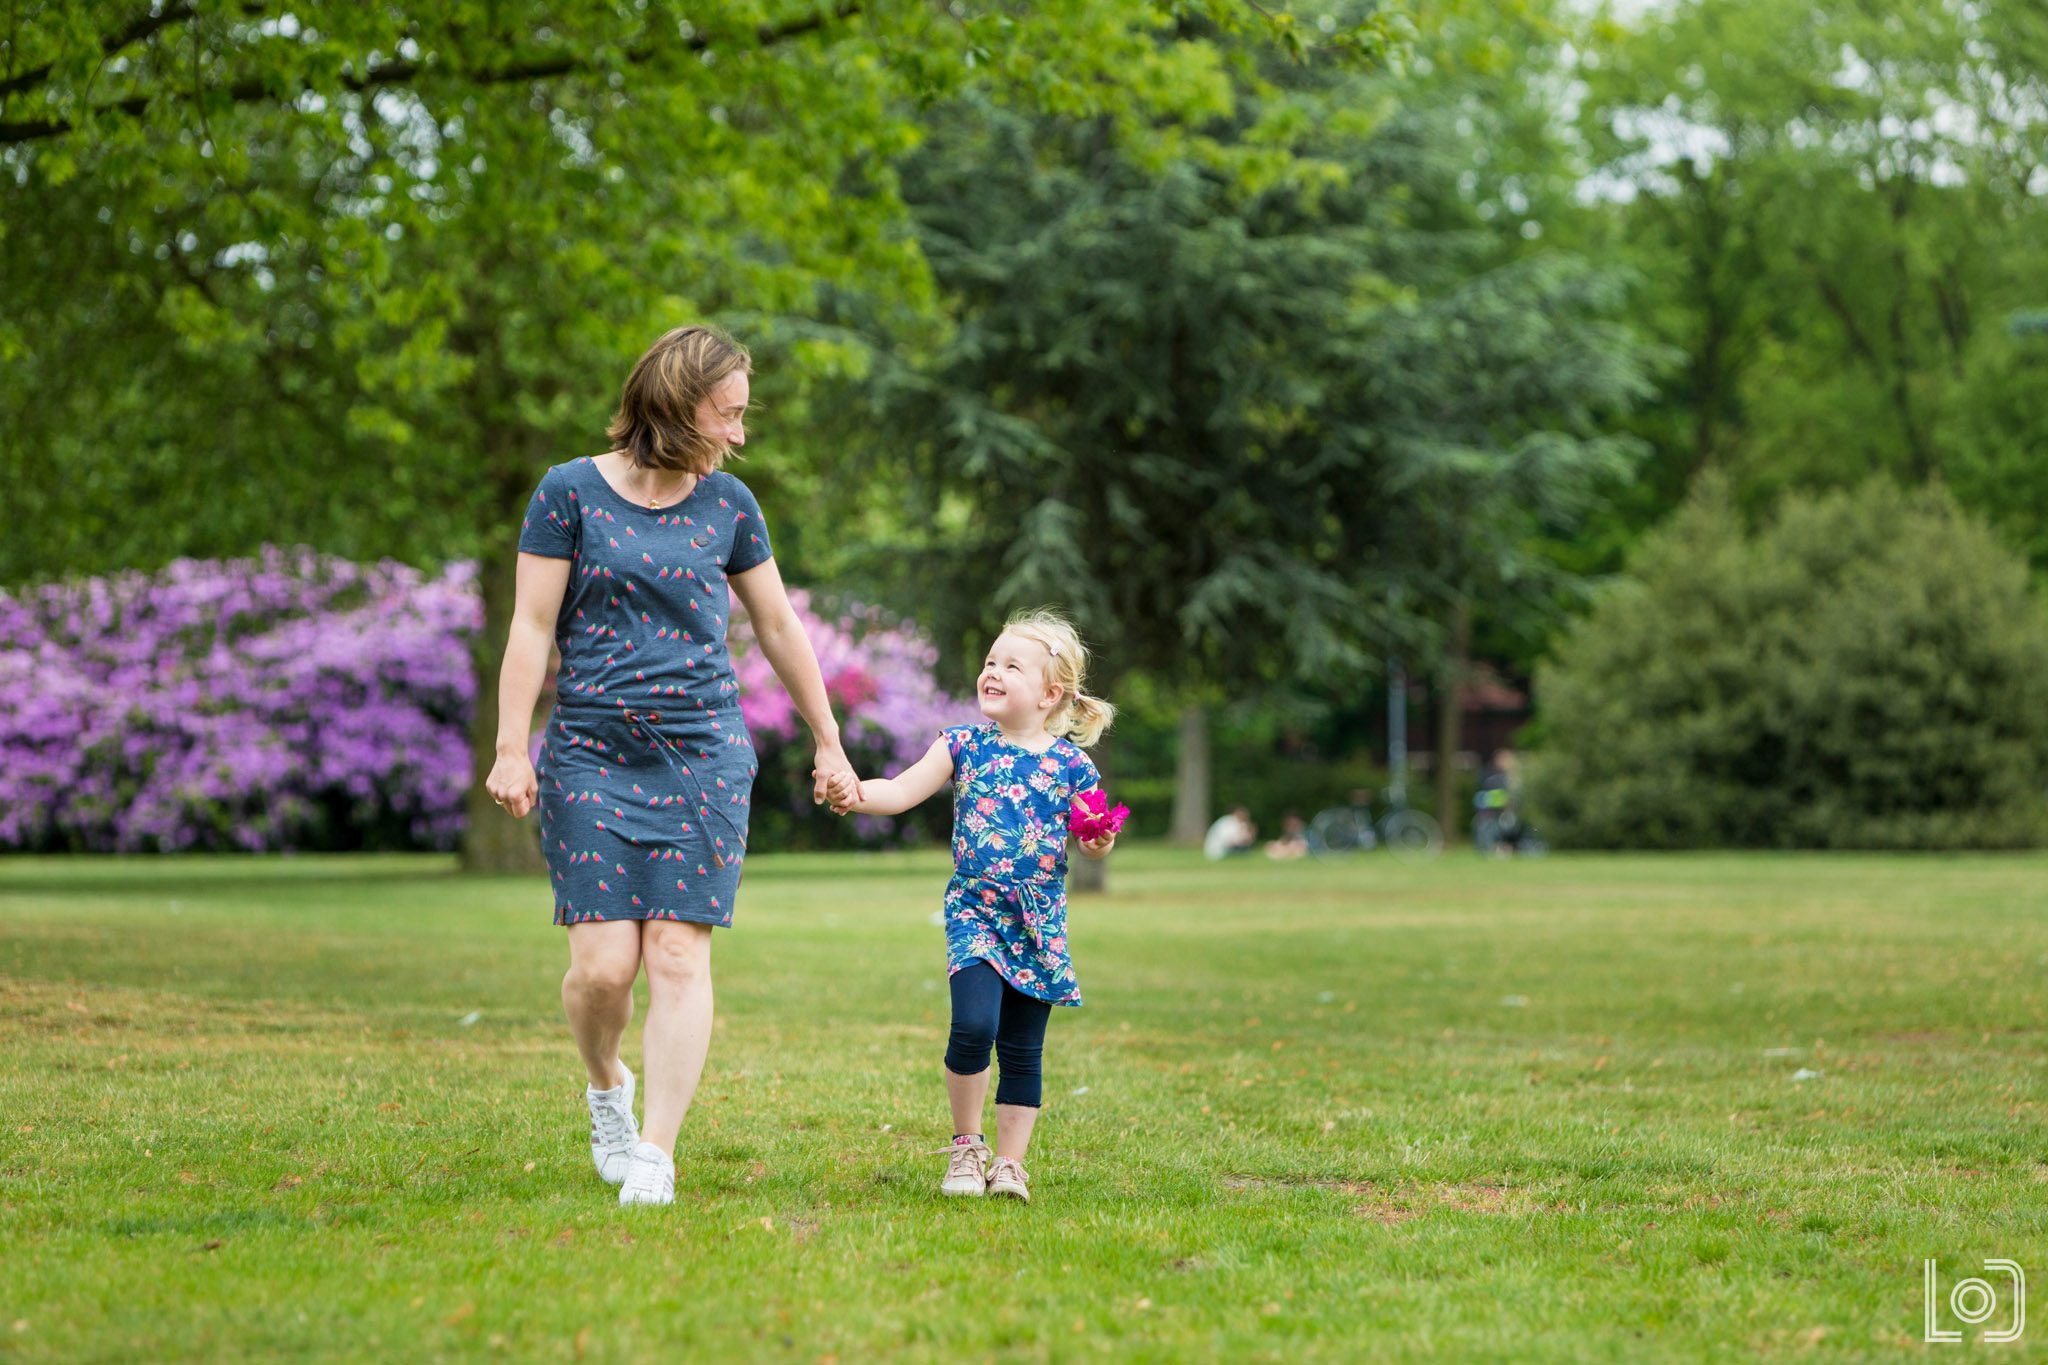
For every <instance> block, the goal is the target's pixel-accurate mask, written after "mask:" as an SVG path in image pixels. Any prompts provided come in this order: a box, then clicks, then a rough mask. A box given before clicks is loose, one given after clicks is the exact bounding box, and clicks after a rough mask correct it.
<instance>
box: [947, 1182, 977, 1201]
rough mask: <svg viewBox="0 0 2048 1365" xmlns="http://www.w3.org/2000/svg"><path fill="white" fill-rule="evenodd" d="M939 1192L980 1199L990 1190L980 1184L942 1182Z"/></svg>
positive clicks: (957, 1196) (956, 1196)
mask: <svg viewBox="0 0 2048 1365" xmlns="http://www.w3.org/2000/svg"><path fill="white" fill-rule="evenodd" d="M939 1193H940V1194H948V1195H952V1196H954V1197H955V1198H965V1199H979V1198H981V1197H982V1196H983V1195H984V1194H987V1193H988V1191H987V1189H985V1188H984V1187H982V1186H980V1185H948V1184H944V1183H941V1184H940V1186H939Z"/></svg>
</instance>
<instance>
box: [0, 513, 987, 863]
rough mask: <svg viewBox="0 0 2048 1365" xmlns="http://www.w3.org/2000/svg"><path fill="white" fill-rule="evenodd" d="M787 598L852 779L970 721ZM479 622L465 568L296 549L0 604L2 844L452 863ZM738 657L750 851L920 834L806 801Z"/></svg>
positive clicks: (760, 668) (869, 646)
mask: <svg viewBox="0 0 2048 1365" xmlns="http://www.w3.org/2000/svg"><path fill="white" fill-rule="evenodd" d="M791 596H792V600H793V601H794V602H795V603H796V605H797V610H798V613H799V615H800V616H801V617H802V618H803V621H804V625H805V628H806V630H807V631H808V632H809V634H810V637H811V641H812V643H813V645H814V647H815V648H816V649H817V651H818V655H819V662H820V663H821V665H822V666H823V668H824V672H825V677H826V681H827V688H828V690H829V691H830V693H831V695H832V700H833V704H834V708H835V709H836V710H837V712H838V714H839V716H840V718H841V724H842V727H843V732H844V738H845V741H846V744H847V747H848V749H849V751H850V752H852V753H853V754H855V756H856V761H857V762H860V763H862V764H863V767H862V771H863V773H870V772H872V773H876V774H879V773H881V772H882V771H883V770H884V769H885V768H887V769H889V770H893V769H894V768H896V767H898V766H901V765H902V764H907V763H909V762H911V761H912V760H914V759H915V758H916V757H917V756H918V755H919V754H921V753H922V752H923V751H924V749H925V746H926V745H928V744H930V742H931V740H932V737H933V735H935V734H936V733H937V731H938V729H939V728H940V727H942V726H944V725H947V724H952V723H956V722H957V721H960V720H963V719H971V718H972V717H973V715H974V707H973V704H972V702H970V701H966V700H962V699H958V698H949V697H947V696H946V695H945V694H944V693H943V692H942V691H941V690H940V689H939V688H938V687H937V686H936V684H934V682H933V681H932V665H933V662H934V660H935V658H936V653H935V651H934V650H933V649H932V647H931V646H930V645H929V644H928V643H927V642H926V641H925V640H924V639H923V637H922V636H920V635H919V634H918V633H917V632H916V631H915V630H914V629H912V628H910V627H909V626H906V625H903V624H900V623H897V622H893V621H891V620H890V619H888V618H887V617H885V616H884V615H883V614H882V613H880V612H879V611H876V610H875V609H873V608H870V607H863V606H854V607H851V608H849V609H848V610H847V611H846V612H845V613H844V614H843V615H835V616H834V617H833V619H830V620H826V619H822V618H820V617H819V616H818V615H817V614H816V613H814V611H813V610H812V606H811V602H810V599H809V598H808V597H807V596H806V595H805V594H803V593H802V592H801V591H798V592H795V593H792V595H791ZM482 618H483V611H482V605H481V602H480V600H479V598H478V595H477V590H476V575H475V569H474V567H473V566H472V565H470V564H468V563H456V564H451V565H449V566H447V567H446V568H444V569H442V570H440V571H439V572H438V573H432V574H429V573H423V572H422V571H420V570H418V569H415V568H411V567H409V566H407V565H404V564H399V563H395V562H390V561H386V562H383V563H378V564H370V565H361V564H356V563H352V562H350V561H348V560H345V559H340V558H336V557H334V556H330V555H321V554H317V553H315V552H314V551H311V550H307V549H293V550H284V549H276V548H265V549H264V550H263V551H262V552H261V553H260V554H258V555H256V556H255V557H253V558H248V559H232V560H208V561H201V560H180V561H177V562H176V563H173V564H171V565H168V566H167V567H165V568H164V569H163V570H161V571H160V572H157V573H154V574H143V573H123V574H114V575H109V576H107V577H102V578H87V579H79V580H74V581H70V582H64V583H56V584H50V585H46V586H42V587H34V588H26V589H21V590H18V591H15V592H0V849H9V850H27V851H71V850H92V851H114V852H145V851H173V850H186V849H247V850H286V849H392V848H424V849H443V850H445V849H451V848H453V847H454V846H455V844H456V841H457V840H458V839H459V838H460V837H461V833H462V827H463V795H464V792H465V790H466V788H467V787H468V785H469V781H470V760H469V744H468V737H467V736H468V724H469V716H470V709H471V706H472V703H473V702H474V700H475V694H476V679H475V674H474V671H473V665H472V662H471V653H470V651H471V648H472V645H473V643H474V641H475V635H476V632H477V631H478V629H480V627H481V625H482ZM733 647H734V656H735V658H734V662H735V667H736V668H737V670H738V672H739V676H740V680H741V685H742V688H743V696H744V705H745V709H746V714H747V720H748V723H749V724H750V726H752V728H753V730H754V734H755V739H756V742H757V745H758V746H759V748H760V751H761V779H760V783H759V785H758V786H757V789H756V799H755V810H756V817H755V831H754V834H755V841H756V843H757V846H761V847H785V846H794V847H807V846H819V845H823V844H835V843H836V844H842V845H843V844H847V843H852V842H861V843H875V842H882V841H889V840H894V839H896V838H898V837H901V833H902V831H904V830H907V829H912V828H920V829H921V828H923V827H925V825H928V824H929V820H928V819H922V817H916V818H917V819H922V823H913V824H899V822H898V821H893V820H869V819H866V818H865V817H856V821H853V822H839V821H836V820H835V819H834V818H833V817H831V816H830V815H829V814H824V813H821V812H819V811H817V810H815V809H814V808H812V807H811V805H810V799H809V798H810V782H809V769H810V761H811V751H810V747H809V744H808V738H809V735H808V731H807V730H806V729H805V727H804V725H803V723H802V720H801V718H799V717H798V716H797V715H796V713H795V710H794V708H793V707H792V706H791V705H790V701H789V697H788V695H787V694H786V693H785V692H784V691H783V690H782V687H781V685H780V684H779V683H778V682H777V681H776V680H775V677H774V674H773V672H772V671H771V670H770V668H769V666H768V662H767V660H766V658H765V657H763V656H762V654H761V652H760V650H759V649H758V648H754V647H753V645H752V640H751V637H750V636H748V634H747V632H746V631H745V628H744V625H743V624H742V625H740V626H738V627H736V629H735V631H734V635H733ZM491 653H492V656H493V658H494V659H495V657H496V651H495V650H493V651H491ZM913 818H914V817H905V820H906V821H911V820H913ZM536 837H538V836H537V835H536Z"/></svg>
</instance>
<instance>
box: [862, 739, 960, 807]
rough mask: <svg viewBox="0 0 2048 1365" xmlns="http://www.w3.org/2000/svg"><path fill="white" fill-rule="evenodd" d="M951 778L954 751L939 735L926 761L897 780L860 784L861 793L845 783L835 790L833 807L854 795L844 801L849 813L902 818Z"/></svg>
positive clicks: (871, 780) (924, 758)
mask: <svg viewBox="0 0 2048 1365" xmlns="http://www.w3.org/2000/svg"><path fill="white" fill-rule="evenodd" d="M952 776H953V751H952V750H951V749H949V748H948V747H946V737H945V736H944V735H940V736H939V737H938V738H937V739H935V740H933V741H932V747H931V748H929V749H926V750H925V751H924V757H923V758H920V759H919V760H917V762H915V763H913V764H911V765H910V766H909V767H908V768H905V769H904V770H903V771H902V772H900V773H898V774H896V776H894V777H883V778H870V779H869V780H868V781H866V782H863V783H861V784H860V785H859V790H858V791H849V790H848V788H847V786H846V785H845V784H844V783H843V782H842V783H841V784H840V785H838V786H836V787H835V789H834V791H833V798H834V799H833V805H834V806H838V805H839V804H840V799H839V798H841V797H843V796H846V795H851V796H852V797H853V798H854V799H853V800H851V801H847V802H845V808H846V809H848V810H857V811H859V812H860V813H861V814H862V815H901V814H902V813H903V812H904V811H907V810H909V809H910V808H911V807H912V806H915V805H917V804H918V803H920V802H922V801H927V800H929V799H931V797H932V796H933V795H935V794H936V793H937V792H938V790H939V788H941V787H943V786H945V785H946V783H947V781H948V780H949V779H950V778H951V777H952Z"/></svg>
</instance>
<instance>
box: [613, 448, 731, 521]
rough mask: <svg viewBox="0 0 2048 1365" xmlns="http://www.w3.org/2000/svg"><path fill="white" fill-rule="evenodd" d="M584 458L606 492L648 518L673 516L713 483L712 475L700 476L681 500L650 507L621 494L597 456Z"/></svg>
mask: <svg viewBox="0 0 2048 1365" xmlns="http://www.w3.org/2000/svg"><path fill="white" fill-rule="evenodd" d="M606 453H607V454H611V453H614V452H610V451H607V452H606ZM583 458H584V459H585V460H588V461H589V462H590V472H591V473H593V474H595V475H597V481H598V482H599V483H601V484H603V485H604V490H605V492H607V493H609V494H611V495H612V496H613V497H614V498H617V499H618V500H619V501H620V502H622V503H624V504H625V505H626V506H628V507H630V508H632V509H633V510H634V511H635V512H645V513H646V514H647V515H648V516H651V517H665V516H669V515H671V514H673V513H674V512H675V511H676V509H677V508H679V507H681V506H682V505H683V504H685V503H687V502H689V501H690V500H691V499H692V498H694V497H696V496H697V494H699V493H701V492H702V491H704V485H705V484H707V483H709V482H710V481H711V475H709V474H699V475H698V476H697V482H695V483H693V484H691V485H690V491H689V492H687V493H685V494H683V496H681V497H680V498H677V499H676V500H675V501H674V502H670V503H663V504H662V505H661V506H660V507H649V506H648V505H647V504H646V503H644V502H635V501H634V500H633V499H632V498H629V497H627V496H626V495H625V494H624V493H622V492H620V491H619V490H618V489H617V488H616V487H614V486H613V484H612V481H611V476H610V475H608V474H606V473H605V472H604V466H603V465H601V464H599V463H598V462H597V460H598V457H597V456H595V455H585V456H584V457H583Z"/></svg>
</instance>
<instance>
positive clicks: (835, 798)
mask: <svg viewBox="0 0 2048 1365" xmlns="http://www.w3.org/2000/svg"><path fill="white" fill-rule="evenodd" d="M825 799H826V800H828V801H830V802H831V803H832V813H833V814H834V815H844V814H846V812H847V811H849V810H851V809H853V808H854V807H855V806H857V805H859V804H860V783H859V782H858V781H856V780H855V778H854V776H853V774H852V773H834V774H832V776H831V777H830V778H828V779H826V782H825Z"/></svg>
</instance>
